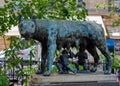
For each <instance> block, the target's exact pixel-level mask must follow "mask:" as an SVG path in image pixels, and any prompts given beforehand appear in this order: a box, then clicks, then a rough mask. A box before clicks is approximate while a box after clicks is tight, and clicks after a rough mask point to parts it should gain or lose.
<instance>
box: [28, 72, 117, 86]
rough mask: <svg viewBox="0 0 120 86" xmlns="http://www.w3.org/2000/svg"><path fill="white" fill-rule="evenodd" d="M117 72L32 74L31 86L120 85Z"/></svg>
mask: <svg viewBox="0 0 120 86" xmlns="http://www.w3.org/2000/svg"><path fill="white" fill-rule="evenodd" d="M116 80H117V77H116V75H115V74H111V75H104V74H96V73H91V74H75V75H74V74H52V75H51V76H46V77H45V76H42V75H36V74H32V75H31V79H30V86H119V85H118V83H117V82H116Z"/></svg>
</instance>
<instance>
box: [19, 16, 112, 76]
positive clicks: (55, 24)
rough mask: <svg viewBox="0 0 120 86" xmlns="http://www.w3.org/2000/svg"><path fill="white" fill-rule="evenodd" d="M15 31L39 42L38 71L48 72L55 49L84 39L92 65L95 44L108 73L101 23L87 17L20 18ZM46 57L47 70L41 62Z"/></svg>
mask: <svg viewBox="0 0 120 86" xmlns="http://www.w3.org/2000/svg"><path fill="white" fill-rule="evenodd" d="M19 31H20V33H21V36H23V37H25V38H33V39H35V40H38V41H39V42H41V44H42V58H41V71H40V72H41V73H44V75H50V73H51V69H52V64H53V57H54V54H55V50H56V49H57V48H61V47H63V46H66V47H69V46H79V45H80V44H81V43H82V42H83V43H84V46H82V47H83V49H87V50H88V51H89V52H90V53H91V55H92V56H93V57H94V60H95V63H96V64H95V68H94V70H96V69H97V63H98V60H99V56H98V54H97V51H96V47H97V48H98V49H99V50H100V51H101V52H102V54H103V55H104V56H105V57H106V60H107V66H106V71H105V73H107V74H110V73H111V64H112V57H111V56H110V54H109V52H108V49H107V47H106V39H105V35H104V30H103V28H102V26H101V25H99V24H97V23H95V22H88V21H84V22H81V21H68V20H41V19H28V20H23V19H22V18H20V24H19ZM46 59H47V71H46V72H44V71H45V63H46Z"/></svg>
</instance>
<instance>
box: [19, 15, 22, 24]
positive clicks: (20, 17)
mask: <svg viewBox="0 0 120 86" xmlns="http://www.w3.org/2000/svg"><path fill="white" fill-rule="evenodd" d="M18 20H19V23H20V22H21V21H23V16H22V15H19V17H18Z"/></svg>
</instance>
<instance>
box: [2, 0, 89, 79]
mask: <svg viewBox="0 0 120 86" xmlns="http://www.w3.org/2000/svg"><path fill="white" fill-rule="evenodd" d="M4 1H5V5H4V8H0V35H4V33H5V32H6V31H8V30H9V29H10V28H11V26H16V25H18V24H19V20H18V17H19V16H20V15H22V16H23V17H24V18H25V19H30V18H31V17H32V15H36V16H37V17H38V18H39V19H59V20H81V21H84V20H85V17H86V15H88V11H87V9H85V2H83V3H82V6H79V5H78V4H77V3H76V1H75V0H11V1H9V0H4ZM11 40H12V42H11V43H10V47H9V49H6V50H5V54H6V57H8V58H9V59H11V60H10V61H9V63H8V64H9V66H8V68H9V69H10V68H13V67H15V65H17V64H19V63H20V62H21V59H19V61H17V63H16V62H15V63H14V62H12V60H13V57H17V53H18V52H14V51H15V50H16V51H19V50H20V49H21V47H23V46H24V45H23V44H24V43H25V42H22V41H21V39H20V38H18V37H12V39H11ZM28 44H34V43H33V40H32V41H30V42H28ZM31 56H33V53H31ZM13 64H15V65H13ZM32 71H33V70H32ZM23 72H26V70H23V71H22V72H21V73H19V74H18V75H21V74H23ZM27 72H29V74H30V73H31V69H30V70H28V71H27ZM27 78H28V77H27ZM26 80H27V79H26Z"/></svg>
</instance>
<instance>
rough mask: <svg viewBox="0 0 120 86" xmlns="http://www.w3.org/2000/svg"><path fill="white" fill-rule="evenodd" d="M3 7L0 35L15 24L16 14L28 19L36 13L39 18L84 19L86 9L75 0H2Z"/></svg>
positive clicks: (1, 9)
mask: <svg viewBox="0 0 120 86" xmlns="http://www.w3.org/2000/svg"><path fill="white" fill-rule="evenodd" d="M4 1H5V5H4V8H0V29H1V30H0V35H3V34H4V32H5V31H8V30H9V29H10V28H11V26H12V25H13V26H15V25H17V24H18V23H19V22H18V16H19V15H22V16H24V18H25V19H30V18H31V17H32V15H33V14H34V15H36V16H37V17H38V18H39V19H42V18H44V19H62V20H67V19H68V20H77V19H80V20H85V17H86V15H87V14H88V13H87V9H85V2H83V3H82V7H80V6H79V5H77V3H76V1H75V0H34V1H33V0H12V1H10V2H9V0H4Z"/></svg>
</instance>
